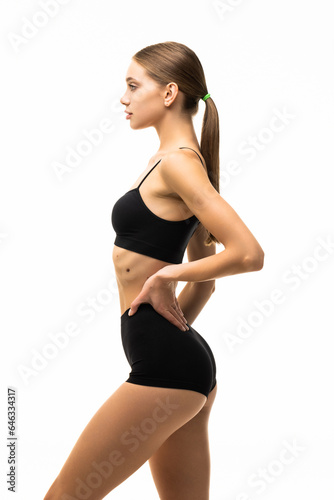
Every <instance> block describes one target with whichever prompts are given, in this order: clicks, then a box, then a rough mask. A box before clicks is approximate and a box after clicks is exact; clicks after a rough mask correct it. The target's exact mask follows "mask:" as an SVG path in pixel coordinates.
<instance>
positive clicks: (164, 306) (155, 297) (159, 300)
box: [129, 274, 189, 331]
mask: <svg viewBox="0 0 334 500" xmlns="http://www.w3.org/2000/svg"><path fill="white" fill-rule="evenodd" d="M177 283H178V282H177V281H174V280H166V279H162V278H161V276H158V275H155V274H152V276H150V277H149V278H148V279H147V280H146V281H145V283H144V285H143V288H142V290H141V292H140V294H139V295H137V297H136V298H135V299H134V300H133V301H132V302H131V305H130V307H131V308H130V311H129V316H133V315H134V314H135V312H136V311H137V309H138V307H139V306H140V304H142V303H147V302H148V303H149V304H151V306H152V307H153V308H154V309H155V310H156V311H157V312H158V313H159V314H161V316H163V317H164V318H166V319H168V321H170V322H171V323H172V324H173V325H175V326H177V327H178V328H180V330H182V331H186V330H189V327H188V326H187V324H186V323H187V320H186V319H185V317H184V314H183V312H182V311H181V308H180V306H179V303H178V301H177V298H176V296H175V289H176V285H177Z"/></svg>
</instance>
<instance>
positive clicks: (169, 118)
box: [44, 42, 264, 500]
mask: <svg viewBox="0 0 334 500" xmlns="http://www.w3.org/2000/svg"><path fill="white" fill-rule="evenodd" d="M126 83H127V88H126V92H125V94H124V95H123V96H122V98H121V103H122V104H124V106H125V108H126V109H125V111H126V113H127V116H126V118H127V119H128V120H129V123H130V126H131V128H132V129H134V130H138V129H143V128H147V127H154V128H155V130H156V131H157V134H158V136H159V140H160V147H159V149H158V151H157V152H156V153H155V154H154V155H153V156H152V158H151V159H150V161H149V164H148V166H147V168H146V170H145V171H144V172H142V173H140V175H139V177H138V179H137V180H136V181H135V182H134V184H133V185H132V187H129V190H128V191H127V192H126V193H125V194H124V195H123V196H122V197H121V198H120V199H119V200H118V201H117V202H116V203H115V205H114V207H113V210H112V224H113V227H114V230H115V233H116V239H115V245H114V249H113V262H114V266H115V271H116V276H117V283H118V290H119V298H120V309H121V318H120V326H121V336H122V344H123V347H124V351H125V355H126V357H127V360H128V361H129V364H130V366H131V372H130V374H129V378H128V379H127V380H126V381H125V382H124V383H123V384H121V386H120V387H119V388H118V389H117V390H116V391H115V392H114V393H113V394H112V395H111V396H110V397H109V399H107V401H106V402H105V403H104V404H103V405H102V406H101V408H100V409H99V410H98V411H97V413H96V414H95V415H94V416H93V418H92V419H91V420H90V422H89V423H88V424H87V426H86V428H85V429H84V430H83V432H82V433H81V435H80V436H79V438H78V440H77V442H76V443H75V446H74V448H73V450H72V451H71V453H70V455H69V457H68V458H67V460H66V462H65V464H64V466H63V467H62V469H61V471H60V472H59V474H58V476H57V478H56V479H55V481H54V483H53V484H52V486H51V487H50V489H49V491H48V492H47V494H46V496H45V499H44V500H70V499H72V500H73V499H86V498H88V499H89V500H100V499H102V498H104V497H105V496H106V495H107V494H108V493H109V492H110V491H112V490H113V489H114V488H116V487H117V486H118V485H119V484H120V483H122V482H123V481H124V480H125V479H126V478H128V477H129V476H130V475H131V474H133V473H134V472H135V471H136V470H137V469H138V468H139V467H141V466H142V465H143V464H144V463H145V462H146V461H147V460H148V461H149V465H150V469H151V472H152V476H153V479H154V482H155V485H156V487H157V490H158V493H159V496H160V498H161V500H208V499H209V486H210V454H209V439H208V421H209V415H210V410H211V407H212V404H213V402H214V399H215V396H216V392H217V380H216V364H215V359H214V356H213V353H212V351H211V349H210V347H209V345H208V344H207V342H206V341H205V339H204V338H203V337H202V336H201V335H200V334H199V333H198V332H197V331H196V330H195V329H194V328H193V327H192V326H191V324H192V323H193V321H194V320H195V318H196V317H197V316H198V314H199V313H200V312H201V310H202V309H203V307H204V305H205V304H206V303H207V301H208V300H209V298H210V296H211V294H212V293H213V291H214V289H215V280H216V279H219V278H222V277H224V276H229V275H233V274H238V273H243V272H250V271H257V270H260V269H261V268H262V267H263V259H264V252H263V250H262V248H261V246H260V245H259V243H258V242H257V240H256V239H255V237H254V236H253V234H252V233H251V232H250V230H249V229H248V228H247V227H246V225H245V224H244V223H243V221H242V220H241V219H240V217H239V216H238V215H237V213H236V212H235V211H234V210H233V208H232V207H231V206H230V205H229V204H228V203H227V202H226V201H225V200H224V199H223V198H222V197H221V196H220V194H219V120H218V112H217V109H216V106H215V104H214V102H213V99H212V98H211V96H210V94H208V89H207V85H206V81H205V76H204V72H203V68H202V65H201V63H200V61H199V59H198V57H197V56H196V54H195V53H194V52H193V51H192V50H191V49H190V48H188V47H187V46H185V45H183V44H180V43H176V42H165V43H158V44H155V45H151V46H148V47H146V48H144V49H142V50H140V51H139V52H137V53H136V54H135V55H134V56H133V58H132V60H131V63H130V66H129V68H128V71H127V75H126ZM200 99H203V101H204V102H205V107H206V109H205V114H204V118H203V126H202V134H201V142H200V144H199V142H198V140H197V137H196V134H195V130H194V126H193V121H192V118H193V116H194V115H195V114H196V113H197V111H198V103H199V100H200ZM216 243H218V244H220V243H222V244H223V245H224V247H225V249H224V250H223V251H221V252H220V253H218V254H216ZM186 249H187V256H188V262H187V263H182V260H183V256H184V252H185V250H186ZM179 281H185V282H187V283H186V285H185V286H184V288H183V289H182V291H181V293H180V294H179V296H178V297H176V296H175V290H176V286H177V283H178V282H179ZM203 334H205V332H203Z"/></svg>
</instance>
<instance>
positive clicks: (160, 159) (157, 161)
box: [137, 158, 161, 189]
mask: <svg viewBox="0 0 334 500" xmlns="http://www.w3.org/2000/svg"><path fill="white" fill-rule="evenodd" d="M160 162H161V158H160V160H159V161H157V163H156V164H155V165H153V167H152V168H151V170H150V171H149V172H147V174H146V175H145V177H144V179H142V180H141V181H140V184H139V186H137V189H139V188H140V186H141V185H142V183H143V182H144V180H145V179H146V177H147V176H148V175H149V174H150V173H151V172H152V170H153V169H154V167H156V166H157V165H158V163H160Z"/></svg>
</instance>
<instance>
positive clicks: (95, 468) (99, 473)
mask: <svg viewBox="0 0 334 500" xmlns="http://www.w3.org/2000/svg"><path fill="white" fill-rule="evenodd" d="M206 399H207V398H206V397H205V396H204V395H203V394H200V393H199V392H195V391H190V390H183V389H169V388H160V387H149V386H142V385H135V384H131V383H127V382H124V383H123V384H122V385H121V386H120V387H119V388H118V389H117V390H116V391H115V392H114V393H113V394H112V395H111V396H110V398H108V399H107V401H106V402H105V403H104V404H103V405H102V406H101V407H100V409H99V410H98V411H97V412H96V413H95V415H94V416H93V418H92V419H91V420H90V421H89V422H88V424H87V426H86V427H85V429H84V430H83V432H82V433H81V435H80V436H79V439H78V440H77V442H76V443H75V445H74V448H73V450H72V451H71V453H70V455H69V457H68V458H67V460H66V462H65V464H64V466H63V467H62V469H61V471H60V473H59V475H58V477H57V478H56V479H55V481H54V483H53V484H52V486H51V487H50V489H49V491H48V492H47V494H46V496H45V498H44V500H76V499H80V500H81V499H89V500H100V499H102V498H104V497H105V496H106V495H107V494H108V493H109V492H110V491H111V490H113V489H114V488H116V486H118V485H119V484H120V483H122V482H123V481H124V480H125V479H126V478H127V477H129V476H130V475H131V474H133V473H134V472H135V471H136V470H137V469H139V467H141V466H142V465H143V464H144V463H145V462H146V461H147V460H148V458H149V457H150V456H151V455H152V454H153V453H154V452H155V451H156V450H157V449H158V448H159V447H160V446H161V445H162V443H163V442H164V441H165V440H166V439H167V438H168V437H169V436H170V435H171V434H173V432H175V431H176V430H177V429H178V428H179V427H181V426H182V425H184V424H185V423H186V422H188V421H189V420H190V419H192V418H193V417H194V416H195V415H196V414H197V413H198V412H199V411H200V410H201V408H202V407H203V405H204V404H205V401H206Z"/></svg>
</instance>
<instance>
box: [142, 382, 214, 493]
mask: <svg viewBox="0 0 334 500" xmlns="http://www.w3.org/2000/svg"><path fill="white" fill-rule="evenodd" d="M216 393H217V384H216V386H215V387H214V388H213V389H212V391H211V392H210V394H209V397H208V399H207V402H206V404H205V405H204V406H203V408H202V409H201V411H200V412H199V413H197V415H195V416H194V417H193V418H192V419H191V420H189V422H187V423H186V424H184V425H183V426H182V427H180V428H179V429H178V430H176V431H175V432H174V433H173V434H172V435H171V436H170V437H169V438H168V439H167V440H166V441H165V442H164V443H163V444H162V445H161V447H160V448H159V449H158V451H156V452H155V453H154V455H153V456H152V457H151V458H150V459H149V465H150V469H151V472H152V476H153V479H154V482H155V485H156V487H157V490H158V493H159V498H160V500H209V489H210V451H209V435H208V422H209V416H210V411H211V407H212V405H213V402H214V400H215V397H216Z"/></svg>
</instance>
